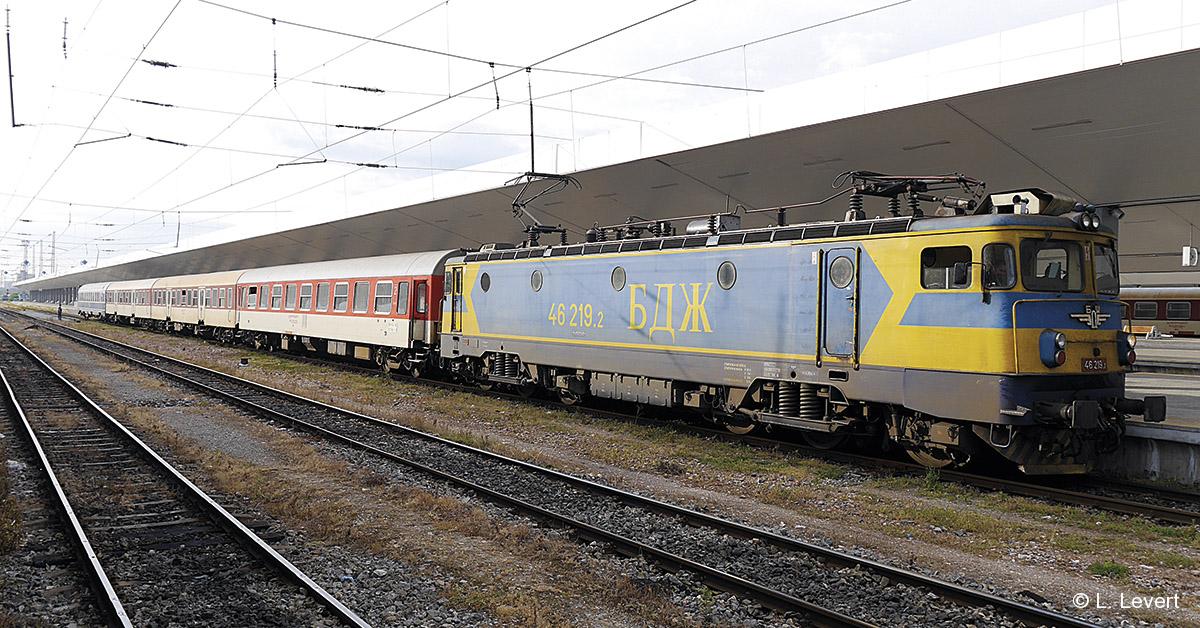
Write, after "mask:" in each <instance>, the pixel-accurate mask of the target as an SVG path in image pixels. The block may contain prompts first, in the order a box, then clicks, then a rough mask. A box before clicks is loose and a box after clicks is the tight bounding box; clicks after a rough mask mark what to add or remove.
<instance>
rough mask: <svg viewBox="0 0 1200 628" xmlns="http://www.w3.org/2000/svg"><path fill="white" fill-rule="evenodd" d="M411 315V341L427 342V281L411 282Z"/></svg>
mask: <svg viewBox="0 0 1200 628" xmlns="http://www.w3.org/2000/svg"><path fill="white" fill-rule="evenodd" d="M412 302H413V314H412V329H411V330H410V331H411V333H412V339H413V340H420V341H422V342H424V341H428V340H429V338H428V334H426V333H425V332H426V330H428V329H429V281H428V280H425V279H417V280H415V281H413V294H412Z"/></svg>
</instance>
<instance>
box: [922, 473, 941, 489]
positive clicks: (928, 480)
mask: <svg viewBox="0 0 1200 628" xmlns="http://www.w3.org/2000/svg"><path fill="white" fill-rule="evenodd" d="M941 487H942V471H941V470H940V469H933V468H929V469H926V470H925V484H924V486H923V488H924V489H925V492H926V493H937V492H938V490H939V489H940V488H941Z"/></svg>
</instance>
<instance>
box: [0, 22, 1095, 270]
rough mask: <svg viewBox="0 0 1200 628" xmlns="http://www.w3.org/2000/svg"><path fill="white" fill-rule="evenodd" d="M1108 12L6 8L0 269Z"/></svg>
mask: <svg viewBox="0 0 1200 628" xmlns="http://www.w3.org/2000/svg"><path fill="white" fill-rule="evenodd" d="M1108 3H1109V2H1107V1H1106V0H1058V1H1056V2H1043V1H1040V0H1017V1H1013V2H1007V3H997V2H993V1H989V0H962V1H955V0H908V1H903V0H901V1H897V0H876V1H860V0H848V1H844V2H839V3H825V2H794V1H793V2H787V1H782V0H774V1H766V0H746V1H741V2H736V3H734V2H728V1H724V0H693V1H691V2H688V1H687V0H670V1H661V0H641V1H637V2H634V1H629V0H609V1H607V2H603V3H597V2H583V1H578V0H567V1H565V2H564V1H561V0H560V1H558V2H550V1H542V0H508V1H505V2H494V1H493V2H488V1H486V0H443V1H441V2H434V1H432V0H424V1H418V0H404V1H396V0H392V1H389V2H371V1H346V2H340V3H336V4H334V3H329V2H317V1H292V2H269V1H265V0H248V1H238V0H213V1H211V2H210V1H205V0H178V2H177V1H176V0H153V1H149V0H120V1H118V0H57V1H47V0H10V2H9V4H8V5H7V6H8V8H9V9H10V10H11V13H10V14H9V16H8V17H9V21H10V23H11V34H10V36H11V54H10V59H9V61H10V62H11V64H12V74H13V76H14V78H13V89H12V102H13V115H15V118H16V122H17V124H18V125H19V126H17V127H15V128H14V127H12V126H11V125H10V124H9V111H8V110H7V107H6V106H0V108H4V109H5V111H4V114H5V115H4V116H3V117H2V118H0V234H2V235H0V270H3V272H4V273H5V277H7V278H12V277H13V276H15V275H16V274H17V272H18V271H20V269H21V268H22V267H25V268H28V269H29V272H30V273H31V274H32V273H33V272H34V271H35V269H36V272H37V273H38V274H39V275H49V274H50V273H51V272H52V271H55V270H56V271H57V272H58V273H59V274H61V273H64V272H69V271H72V270H80V269H84V268H93V267H96V266H97V264H99V265H101V266H103V265H107V264H110V263H115V262H116V261H117V260H120V259H122V258H131V257H144V256H147V255H153V254H163V253H170V252H172V251H175V250H177V248H176V247H178V246H181V245H182V246H187V243H188V242H189V241H195V240H197V239H204V240H207V241H212V240H214V239H215V240H233V239H236V238H238V237H239V234H248V233H250V232H252V231H256V230H261V229H262V228H264V227H266V228H275V227H278V228H281V229H282V228H285V227H292V226H298V225H302V224H313V223H317V222H323V221H327V220H332V219H336V218H341V217H344V216H346V215H350V214H352V213H355V214H356V213H362V212H364V211H377V210H382V209H387V208H388V207H389V206H386V205H384V206H363V204H362V202H359V203H356V202H355V199H356V198H359V199H361V198H366V197H367V196H368V195H369V196H370V198H371V199H372V200H371V201H370V202H371V203H372V204H377V203H378V202H379V201H378V200H376V199H379V198H380V194H379V192H380V191H381V190H387V189H388V188H389V187H393V186H397V185H401V184H403V183H405V182H410V181H413V180H416V179H422V178H427V177H429V175H430V174H431V173H437V172H443V171H446V170H456V169H464V170H468V171H470V170H472V167H473V166H478V165H479V164H484V163H486V162H489V161H492V160H494V159H497V158H499V157H504V156H508V155H512V154H518V153H523V152H524V153H527V152H528V145H529V137H528V133H529V110H528V108H527V106H528V105H527V103H528V98H529V94H530V93H531V92H532V94H533V100H534V103H535V105H536V107H535V124H534V127H535V135H536V138H535V141H536V143H537V144H538V145H539V146H551V145H552V144H554V143H558V142H562V141H564V140H571V139H575V138H580V137H585V136H589V135H594V134H598V133H603V132H605V131H606V130H607V129H609V128H612V127H613V126H614V125H617V124H622V123H627V122H628V121H629V120H651V119H664V118H669V117H670V116H671V114H672V112H677V111H681V110H687V109H693V108H696V107H702V106H704V105H707V104H712V103H716V102H721V101H723V100H727V99H732V98H744V97H745V94H746V91H745V90H748V89H752V90H769V89H773V88H777V87H781V86H786V85H790V84H793V83H796V82H799V81H802V80H805V79H810V78H813V77H818V76H823V75H827V74H832V73H836V72H839V71H843V70H847V69H851V68H856V67H861V66H864V65H867V64H871V63H876V62H879V61H884V60H887V59H891V58H895V57H899V56H902V55H905V54H910V53H913V52H917V51H921V50H926V49H930V48H934V47H937V46H942V45H945V44H949V43H953V42H955V41H961V40H965V39H969V38H972V37H978V36H980V35H984V34H987V33H992V32H997V31H1001V30H1005V29H1009V28H1014V27H1018V26H1021V25H1023V24H1029V23H1034V22H1039V21H1042V20H1046V19H1050V18H1053V17H1056V16H1059V15H1066V14H1071V13H1076V12H1079V11H1083V10H1086V9H1089V8H1093V7H1096V6H1101V5H1105V4H1108ZM331 7H336V8H335V9H331ZM856 14H857V15H856ZM271 18H274V19H275V22H274V23H272V20H271ZM64 19H65V20H66V24H65V27H64ZM64 31H65V41H64ZM785 33H790V34H786V35H785ZM366 38H371V39H374V41H371V40H369V39H366ZM764 40H765V41H764ZM717 51H722V52H717ZM688 59H692V60H690V61H687V60H688ZM150 62H153V63H150ZM491 64H495V66H494V67H493V66H492V65H491ZM530 66H532V68H533V69H532V71H531V72H529V73H526V72H525V71H524V69H523V68H525V67H530ZM660 66H662V67H660ZM651 68H660V69H656V70H652V71H646V70H649V69H651ZM633 74H636V77H637V78H638V79H642V80H631V79H630V78H625V79H618V80H613V79H612V77H625V76H628V75H633ZM3 92H4V95H5V96H8V95H9V92H8V89H7V86H5V88H3ZM826 96H828V95H826ZM7 104H8V103H7V102H4V103H2V105H7ZM729 123H730V124H744V121H730V122H729ZM362 127H366V128H369V129H371V130H364V128H362ZM538 154H539V162H538V164H537V166H538V169H539V170H541V171H548V170H549V171H553V170H555V168H556V166H555V163H554V161H555V160H554V159H551V158H550V157H548V156H547V154H546V151H544V150H543V151H542V152H540V153H538ZM285 164H286V165H285ZM363 164H370V166H364V165H363ZM559 170H564V171H565V168H559ZM519 174H521V173H520V172H502V171H485V172H480V173H478V176H477V177H476V178H474V179H473V180H474V181H482V182H484V183H483V184H484V185H486V186H487V187H499V186H501V185H503V184H504V183H505V182H506V181H507V180H509V179H512V178H513V177H515V176H517V175H519ZM467 191H470V190H443V191H438V190H430V196H431V197H439V196H445V195H449V194H454V193H463V192H467ZM383 196H384V198H386V194H385V195H383ZM23 241H27V242H30V243H31V252H30V253H29V254H28V256H26V254H25V252H24V249H23V247H22V242H23ZM52 242H53V244H52ZM51 251H54V252H55V255H54V256H53V257H54V262H55V264H54V266H55V267H54V268H52V267H51V255H50V252H51ZM26 261H28V262H29V264H28V265H26V264H25V262H26Z"/></svg>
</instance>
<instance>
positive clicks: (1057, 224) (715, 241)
mask: <svg viewBox="0 0 1200 628" xmlns="http://www.w3.org/2000/svg"><path fill="white" fill-rule="evenodd" d="M997 226H1010V227H1033V228H1041V229H1046V228H1058V229H1063V228H1066V229H1074V228H1075V222H1074V221H1073V220H1071V219H1070V218H1066V217H1063V216H1046V215H1037V214H978V215H964V216H927V217H923V218H913V217H912V216H902V217H899V218H891V217H888V218H871V219H866V220H849V221H843V222H813V223H800V224H794V225H785V226H782V227H766V228H759V229H738V230H731V231H722V232H720V233H718V234H717V235H710V234H707V233H704V234H698V235H681V236H666V237H649V238H636V239H625V240H609V241H606V242H588V243H580V244H566V245H561V244H559V245H552V246H538V247H525V248H517V249H500V250H493V251H478V252H473V253H468V254H467V255H466V258H465V260H464V261H467V262H476V261H491V260H508V259H525V258H531V257H533V258H537V257H543V256H548V257H560V256H566V255H590V254H595V253H616V252H626V251H656V250H667V249H682V248H693V247H704V246H710V245H711V246H720V245H735V244H760V243H764V242H784V241H796V240H816V239H828V238H854V237H862V236H868V235H881V234H888V233H905V232H922V231H942V230H946V229H977V228H981V227H997ZM1102 229H1103V228H1102ZM1103 233H1105V234H1107V235H1112V232H1111V231H1108V230H1107V229H1104V230H1103ZM547 251H549V254H548V255H547Z"/></svg>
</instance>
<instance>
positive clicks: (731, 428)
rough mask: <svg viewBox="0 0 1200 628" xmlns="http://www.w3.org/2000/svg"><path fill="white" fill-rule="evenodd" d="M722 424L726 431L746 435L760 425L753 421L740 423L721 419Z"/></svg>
mask: <svg viewBox="0 0 1200 628" xmlns="http://www.w3.org/2000/svg"><path fill="white" fill-rule="evenodd" d="M721 426H722V427H724V428H725V430H726V431H728V432H730V433H732V434H737V435H738V436H745V435H746V434H749V433H750V432H753V431H754V428H756V427H758V426H757V425H755V424H753V423H747V424H745V425H738V424H737V423H731V422H729V421H721Z"/></svg>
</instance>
